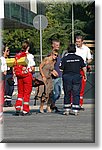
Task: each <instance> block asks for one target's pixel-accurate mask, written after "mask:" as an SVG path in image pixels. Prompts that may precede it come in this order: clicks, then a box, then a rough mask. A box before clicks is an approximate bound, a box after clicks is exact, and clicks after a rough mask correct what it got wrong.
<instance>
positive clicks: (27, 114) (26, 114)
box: [20, 112, 32, 116]
mask: <svg viewBox="0 0 102 150" xmlns="http://www.w3.org/2000/svg"><path fill="white" fill-rule="evenodd" d="M20 115H21V116H30V115H32V113H31V112H27V113H23V112H22V113H21V114H20Z"/></svg>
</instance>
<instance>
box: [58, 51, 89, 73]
mask: <svg viewBox="0 0 102 150" xmlns="http://www.w3.org/2000/svg"><path fill="white" fill-rule="evenodd" d="M85 66H86V65H85V63H84V60H83V59H82V57H80V56H78V55H76V54H74V53H68V54H67V55H66V56H64V57H63V58H62V60H61V63H60V66H59V67H60V69H61V70H63V74H69V73H70V74H80V68H83V67H85Z"/></svg>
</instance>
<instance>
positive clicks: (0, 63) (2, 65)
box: [0, 54, 7, 124]
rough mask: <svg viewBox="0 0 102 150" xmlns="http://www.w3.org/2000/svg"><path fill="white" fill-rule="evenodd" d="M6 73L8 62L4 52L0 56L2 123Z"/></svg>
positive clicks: (0, 113) (0, 117) (0, 121)
mask: <svg viewBox="0 0 102 150" xmlns="http://www.w3.org/2000/svg"><path fill="white" fill-rule="evenodd" d="M6 73H7V64H6V60H5V58H4V56H3V54H2V56H0V124H1V123H3V104H4V80H5V75H6Z"/></svg>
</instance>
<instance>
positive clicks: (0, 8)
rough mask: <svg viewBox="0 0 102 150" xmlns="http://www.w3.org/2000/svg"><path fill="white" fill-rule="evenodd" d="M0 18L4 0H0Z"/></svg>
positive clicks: (2, 15)
mask: <svg viewBox="0 0 102 150" xmlns="http://www.w3.org/2000/svg"><path fill="white" fill-rule="evenodd" d="M0 18H4V0H0Z"/></svg>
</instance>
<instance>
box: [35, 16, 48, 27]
mask: <svg viewBox="0 0 102 150" xmlns="http://www.w3.org/2000/svg"><path fill="white" fill-rule="evenodd" d="M40 21H41V30H44V29H45V28H46V27H47V25H48V20H47V18H46V17H45V16H44V15H37V16H35V17H34V19H33V25H34V27H35V28H36V29H37V30H40Z"/></svg>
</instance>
